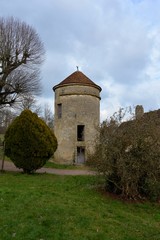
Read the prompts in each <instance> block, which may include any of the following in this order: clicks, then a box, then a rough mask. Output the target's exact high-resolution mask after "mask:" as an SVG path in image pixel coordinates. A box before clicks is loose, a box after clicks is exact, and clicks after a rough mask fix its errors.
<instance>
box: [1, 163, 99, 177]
mask: <svg viewBox="0 0 160 240" xmlns="http://www.w3.org/2000/svg"><path fill="white" fill-rule="evenodd" d="M1 166H2V161H1V160H0V169H1ZM3 170H5V171H12V172H22V170H21V169H19V168H16V167H15V165H14V164H13V163H12V162H9V161H5V162H4V168H3ZM36 172H37V173H50V174H56V175H73V176H74V175H94V172H93V171H89V170H79V169H76V170H70V169H55V168H41V169H39V170H37V171H36Z"/></svg>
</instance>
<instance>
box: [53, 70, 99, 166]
mask: <svg viewBox="0 0 160 240" xmlns="http://www.w3.org/2000/svg"><path fill="white" fill-rule="evenodd" d="M53 90H54V92H55V118H54V133H55V135H56V137H57V140H58V148H57V151H56V152H55V156H54V158H55V161H57V162H59V163H68V164H73V163H75V164H82V163H84V162H85V161H86V159H87V153H91V152H93V149H94V144H95V141H96V138H97V134H98V131H97V127H98V126H99V121H100V120H99V119H100V91H101V88H100V87H99V86H98V85H96V84H95V83H94V82H93V81H91V80H90V79H89V78H88V77H87V76H85V75H84V74H83V73H82V72H81V71H79V70H78V69H77V71H76V72H74V73H72V74H71V75H70V76H69V77H67V78H66V79H64V80H63V81H62V82H60V83H59V84H58V85H56V86H54V87H53Z"/></svg>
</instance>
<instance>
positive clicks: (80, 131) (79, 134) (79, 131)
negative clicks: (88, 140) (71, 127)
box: [77, 125, 84, 141]
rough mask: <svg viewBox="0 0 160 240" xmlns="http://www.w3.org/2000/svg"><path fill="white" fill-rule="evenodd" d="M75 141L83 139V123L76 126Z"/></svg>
mask: <svg viewBox="0 0 160 240" xmlns="http://www.w3.org/2000/svg"><path fill="white" fill-rule="evenodd" d="M77 141H84V125H78V126H77Z"/></svg>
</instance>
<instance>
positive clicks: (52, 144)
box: [5, 110, 57, 173]
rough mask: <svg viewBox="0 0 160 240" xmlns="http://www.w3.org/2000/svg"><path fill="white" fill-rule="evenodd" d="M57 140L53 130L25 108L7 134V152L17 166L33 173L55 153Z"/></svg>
mask: <svg viewBox="0 0 160 240" xmlns="http://www.w3.org/2000/svg"><path fill="white" fill-rule="evenodd" d="M56 148H57V140H56V137H55V135H54V133H53V132H52V130H51V129H50V128H49V127H48V126H47V125H46V124H45V122H44V121H43V120H42V119H40V118H39V117H38V116H37V115H36V114H35V113H32V112H31V111H30V110H24V111H23V112H22V113H21V115H20V116H18V117H17V118H16V119H15V120H14V121H13V123H12V124H11V125H10V126H9V128H8V129H7V131H6V134H5V154H6V156H8V157H9V158H10V159H11V160H12V161H13V163H14V164H15V166H16V167H18V168H22V169H23V171H24V172H27V173H31V172H34V171H35V170H37V169H39V168H41V167H42V166H43V165H44V164H45V163H46V161H47V160H49V158H50V157H51V156H52V155H53V154H54V152H55V150H56Z"/></svg>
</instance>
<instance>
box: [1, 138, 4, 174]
mask: <svg viewBox="0 0 160 240" xmlns="http://www.w3.org/2000/svg"><path fill="white" fill-rule="evenodd" d="M4 160H5V141H4V144H3V157H2V166H1V171H2V172H3V169H4Z"/></svg>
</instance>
